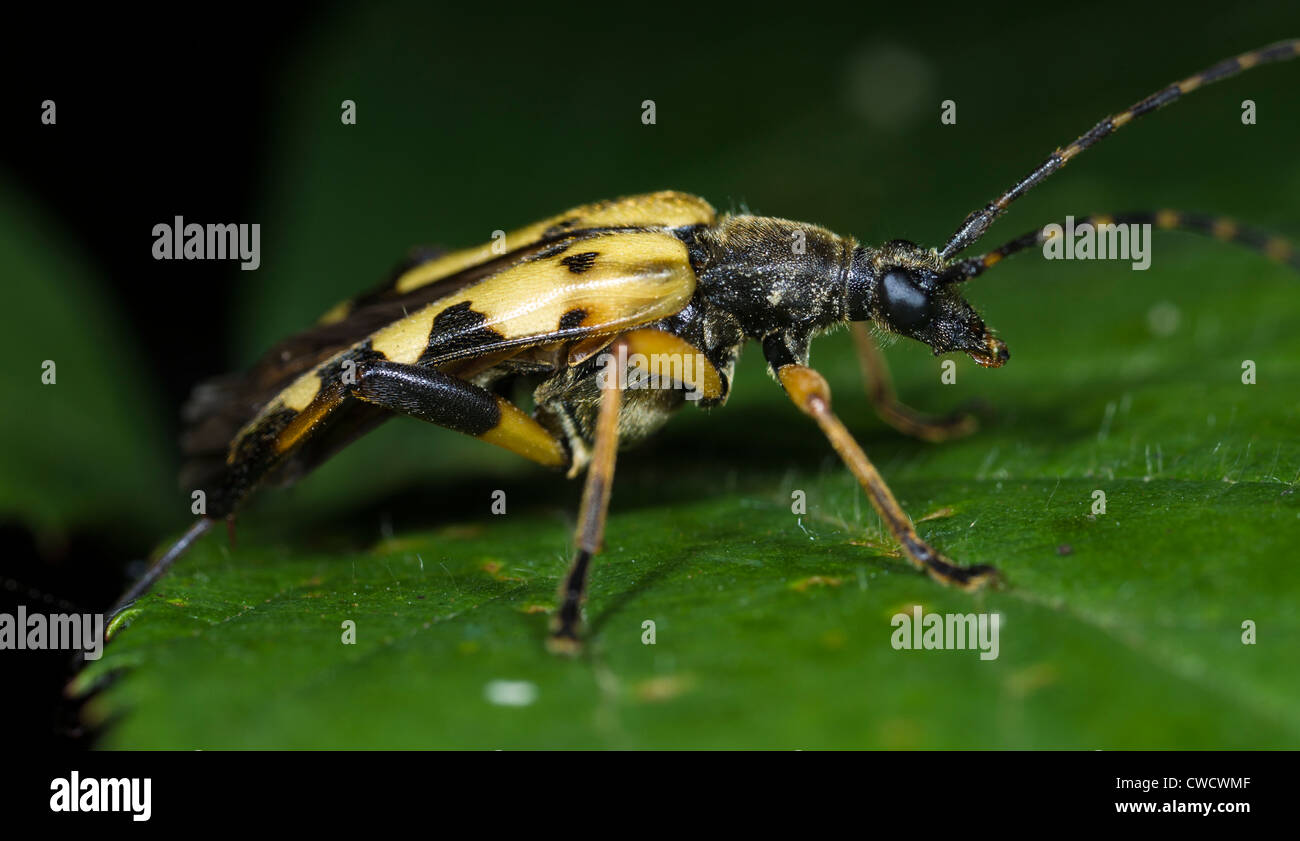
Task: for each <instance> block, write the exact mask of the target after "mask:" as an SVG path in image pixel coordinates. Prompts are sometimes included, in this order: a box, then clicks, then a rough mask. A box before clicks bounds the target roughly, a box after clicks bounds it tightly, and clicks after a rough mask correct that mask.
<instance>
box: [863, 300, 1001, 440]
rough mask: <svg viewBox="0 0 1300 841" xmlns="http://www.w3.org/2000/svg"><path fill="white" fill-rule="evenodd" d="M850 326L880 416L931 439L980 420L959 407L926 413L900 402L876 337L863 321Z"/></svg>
mask: <svg viewBox="0 0 1300 841" xmlns="http://www.w3.org/2000/svg"><path fill="white" fill-rule="evenodd" d="M851 329H852V333H853V345H854V347H855V348H856V349H857V352H858V363H859V364H860V365H861V367H862V378H863V381H864V382H865V383H866V387H867V395H868V396H869V397H870V398H871V405H872V406H874V407H875V409H876V414H877V415H879V416H880V419H881V420H883V421H884V422H885V423H887V424H889V425H890V426H892V427H893V428H894V429H897V430H898V431H899V432H901V433H903V434H904V435H910V436H912V437H913V438H920V439H921V440H922V441H931V442H938V441H947V440H950V439H952V438H961V437H963V436H965V435H969V434H971V433H972V432H974V431H975V429H976V427H977V426H979V421H978V420H977V419H976V417H975V415H974V414H972V413H971V412H969V411H962V410H958V411H956V412H953V413H951V414H947V415H927V414H925V413H924V412H920V411H917V410H916V409H913V408H912V407H911V406H908V405H906V404H905V403H900V402H899V400H898V395H897V394H896V393H895V391H894V384H893V380H892V379H891V378H890V376H889V366H888V364H887V363H886V362H885V357H884V355H883V354H881V352H880V348H878V347H877V346H876V341H875V339H873V338H871V333H870V331H868V330H867V326H866V325H865V324H863V323H862V322H860V321H855V322H854V323H853V324H852V327H851Z"/></svg>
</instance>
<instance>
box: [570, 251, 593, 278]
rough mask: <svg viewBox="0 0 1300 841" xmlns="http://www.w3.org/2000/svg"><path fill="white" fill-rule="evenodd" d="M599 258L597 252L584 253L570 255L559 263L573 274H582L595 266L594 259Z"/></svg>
mask: <svg viewBox="0 0 1300 841" xmlns="http://www.w3.org/2000/svg"><path fill="white" fill-rule="evenodd" d="M599 256H600V252H599V251H584V252H582V253H581V254H570V255H569V256H568V257H565V258H564V259H563V260H561V261H560V262H561V263H563V264H564V265H565V267H567V268H568V270H569V271H571V272H573V273H574V274H582V273H583V272H585V271H587V270H588V269H590V268H591V267H592V266H593V265H595V263H596V258H597V257H599Z"/></svg>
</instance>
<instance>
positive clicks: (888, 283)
mask: <svg viewBox="0 0 1300 841" xmlns="http://www.w3.org/2000/svg"><path fill="white" fill-rule="evenodd" d="M943 269H944V265H943V261H942V259H941V258H940V257H939V255H938V253H937V252H936V251H934V250H928V251H927V250H924V249H922V248H921V247H920V246H918V245H916V244H915V243H911V242H907V241H906V240H894V241H893V242H889V243H886V244H885V245H884V246H883V247H881V248H879V249H872V248H865V247H861V246H859V247H858V248H857V249H856V250H855V251H854V254H853V264H852V267H851V268H850V271H849V283H848V294H849V301H848V303H849V307H848V311H849V317H850V319H851V320H853V321H867V320H871V321H874V322H875V323H876V324H878V325H879V326H880V327H882V328H884V329H885V330H888V331H889V332H891V333H897V334H899V335H902V336H907V337H908V338H911V339H916V340H917V341H918V342H924V343H925V344H927V345H929V346H930V347H931V348H933V349H934V355H935V356H938V355H940V354H943V353H951V352H953V351H962V352H964V353H966V354H968V355H969V356H970V358H971V359H973V360H975V361H976V362H977V363H978V364H980V365H983V366H985V367H988V368H998V367H1001V366H1002V365H1004V364H1006V361H1007V359H1008V358H1010V354H1009V353H1008V352H1007V346H1006V345H1005V344H1004V343H1003V342H1002V340H1001V339H999V338H997V337H996V336H994V335H993V333H992V332H990V331H989V330H988V328H987V327H985V326H984V319H982V318H980V316H979V313H977V312H975V309H974V308H973V307H972V306H971V305H970V304H968V303H967V302H966V300H965V299H964V298H962V297H961V295H960V294H958V292H957V289H956V286H955V284H953V283H950V282H945V279H944V278H943Z"/></svg>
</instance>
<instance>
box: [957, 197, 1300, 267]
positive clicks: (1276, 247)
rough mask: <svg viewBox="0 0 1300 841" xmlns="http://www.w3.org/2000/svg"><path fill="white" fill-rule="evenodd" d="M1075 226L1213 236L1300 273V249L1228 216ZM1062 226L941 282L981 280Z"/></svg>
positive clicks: (1136, 218) (967, 263) (1124, 218)
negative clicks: (1147, 227) (1128, 227)
mask: <svg viewBox="0 0 1300 841" xmlns="http://www.w3.org/2000/svg"><path fill="white" fill-rule="evenodd" d="M1074 224H1075V227H1076V228H1078V227H1079V226H1080V225H1085V224H1086V225H1094V226H1096V225H1116V226H1119V225H1151V226H1152V227H1155V228H1158V229H1160V230H1162V231H1188V232H1190V233H1195V234H1203V235H1205V236H1211V237H1214V238H1215V239H1217V240H1219V241H1220V242H1230V243H1233V244H1234V245H1239V246H1241V247H1243V248H1246V249H1249V250H1250V251H1254V252H1255V253H1257V254H1262V255H1264V256H1265V257H1268V258H1269V259H1270V260H1274V261H1276V262H1278V263H1284V264H1286V265H1288V266H1290V267H1291V268H1293V269H1295V270H1296V271H1300V248H1297V247H1296V246H1295V245H1294V244H1292V243H1291V242H1290V241H1288V240H1286V239H1284V238H1283V237H1279V236H1275V235H1273V234H1270V233H1268V232H1267V231H1262V230H1260V229H1259V228H1252V227H1250V226H1248V225H1241V224H1239V223H1237V222H1235V221H1233V220H1232V219H1229V218H1228V217H1226V216H1213V215H1210V214H1204V213H1180V212H1179V211H1177V210H1156V211H1150V210H1143V211H1136V212H1132V213H1119V214H1114V215H1111V214H1103V213H1097V214H1093V215H1092V216H1085V217H1083V218H1082V219H1078V220H1075V223H1074ZM1053 227H1056V228H1057V229H1058V230H1059V226H1053V225H1044V226H1042V227H1039V228H1035V229H1034V230H1032V231H1029V232H1028V233H1025V234H1021V235H1020V236H1018V237H1016V238H1015V239H1013V240H1011V241H1010V242H1008V243H1006V244H1004V245H1001V246H999V247H997V248H995V249H993V250H992V251H990V252H989V253H987V254H985V255H983V256H980V257H968V258H966V259H965V260H958V261H957V262H955V263H951V264H949V265H948V267H947V268H945V269H944V270H943V272H942V273H941V274H940V275H939V283H941V284H948V283H962V282H965V281H967V280H970V279H971V278H975V277H979V276H980V275H982V274H984V272H985V271H987V270H988V269H990V268H992V267H993V266H996V265H997V264H998V263H1000V262H1002V260H1004V259H1005V258H1007V257H1010V256H1011V255H1012V254H1015V253H1016V252H1018V251H1024V250H1025V249H1027V248H1032V247H1034V246H1036V245H1042V244H1043V243H1044V242H1046V241H1047V240H1048V239H1049V238H1050V237H1051V236H1052V234H1053V233H1055V231H1053Z"/></svg>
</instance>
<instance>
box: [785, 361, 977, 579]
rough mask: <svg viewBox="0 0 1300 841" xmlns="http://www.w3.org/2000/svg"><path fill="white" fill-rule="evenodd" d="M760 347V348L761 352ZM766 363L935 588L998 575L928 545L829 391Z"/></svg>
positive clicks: (789, 365)
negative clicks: (960, 562) (957, 561)
mask: <svg viewBox="0 0 1300 841" xmlns="http://www.w3.org/2000/svg"><path fill="white" fill-rule="evenodd" d="M766 349H767V348H766V346H765V350H766ZM768 360H769V362H770V363H771V364H772V368H773V370H774V371H775V373H776V377H777V379H778V380H779V381H780V383H781V387H782V388H784V389H785V392H786V394H787V395H789V397H790V399H791V401H793V402H794V404H795V406H797V407H798V408H799V410H800V411H802V412H803V413H804V414H806V415H808V416H809V417H811V418H812V419H813V420H815V421H816V422H817V425H818V426H819V427H821V430H822V433H823V434H825V435H826V438H827V439H828V440H829V441H830V443H831V446H832V447H834V448H835V452H836V453H838V454H839V456H840V458H841V459H843V461H844V463H845V465H847V466H848V468H849V470H850V471H852V473H853V475H854V476H855V477H856V478H857V480H858V482H859V484H861V485H862V489H863V490H865V491H866V492H867V498H868V499H870V500H871V504H872V506H874V507H875V509H876V512H877V513H879V514H880V517H881V519H882V520H884V521H885V526H886V527H888V529H889V531H890V534H892V535H893V536H894V539H895V540H897V541H898V543H899V544H900V545H901V546H902V547H903V552H904V553H905V554H906V555H907V558H908V560H910V561H911V562H912V564H913V565H914V566H916V567H917V568H918V569H923V570H925V572H926V573H927V574H928V575H929V576H930V577H931V578H933V579H934V580H936V581H938V582H940V583H941V584H951V585H954V586H957V587H960V588H962V589H963V590H975V589H978V588H979V587H982V586H983V585H985V584H987V583H989V582H990V581H993V580H996V579H997V577H998V572H997V570H996V569H995V568H993V567H991V566H987V565H983V564H981V565H977V566H970V567H961V566H957V565H956V564H954V563H953V562H952V561H951V560H950V559H948V558H947V557H945V556H944V555H943V554H942V553H941V552H939V551H938V550H937V549H935V548H934V547H932V546H930V545H929V544H928V543H926V542H925V541H924V540H922V539H921V537H920V535H918V534H917V533H916V529H914V528H912V521H911V519H910V518H909V517H908V516H907V512H905V511H904V510H903V507H902V506H901V505H899V504H898V500H896V499H894V494H893V493H892V492H891V491H890V490H889V486H888V485H886V484H885V480H884V478H882V477H881V475H880V472H879V471H877V470H876V467H875V465H873V464H872V463H871V459H869V458H867V454H866V453H864V452H863V451H862V448H861V447H859V446H858V442H857V441H855V440H853V436H852V435H851V434H850V433H849V431H848V429H847V428H845V426H844V424H843V423H842V422H841V421H840V419H839V418H838V417H836V415H835V413H834V412H832V411H831V391H830V387H829V386H828V385H827V384H826V380H825V379H824V378H823V377H822V375H821V374H819V373H817V372H816V371H814V370H813V369H812V368H809V367H807V366H806V365H801V364H799V363H798V362H794V361H786V358H782V356H781V355H780V354H779V353H777V354H773V353H769V354H768Z"/></svg>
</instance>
